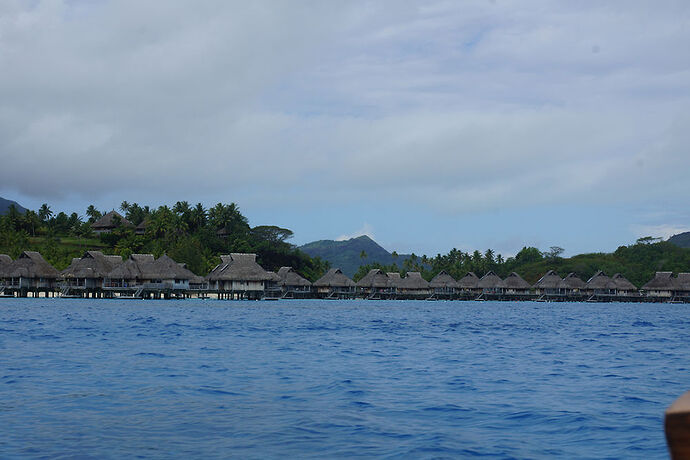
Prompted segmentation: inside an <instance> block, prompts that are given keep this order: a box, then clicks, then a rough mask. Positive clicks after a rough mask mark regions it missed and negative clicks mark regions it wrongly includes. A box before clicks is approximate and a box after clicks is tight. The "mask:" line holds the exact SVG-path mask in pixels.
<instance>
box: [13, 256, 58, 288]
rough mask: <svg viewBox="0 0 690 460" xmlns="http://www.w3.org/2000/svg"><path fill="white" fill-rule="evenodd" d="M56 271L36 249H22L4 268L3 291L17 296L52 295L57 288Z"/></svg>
mask: <svg viewBox="0 0 690 460" xmlns="http://www.w3.org/2000/svg"><path fill="white" fill-rule="evenodd" d="M58 275H59V273H58V271H57V270H56V269H55V268H54V267H53V266H52V265H50V264H49V263H48V262H46V260H45V259H44V258H43V256H41V254H39V253H38V252H36V251H24V252H22V253H21V255H20V256H19V257H18V258H17V260H14V261H12V263H10V264H9V267H7V268H5V276H4V278H5V288H4V291H3V292H4V293H6V294H9V293H11V294H16V295H17V296H18V297H27V296H28V295H29V293H31V294H32V295H33V297H39V296H40V295H41V293H43V295H44V296H46V297H50V296H51V295H52V296H54V295H55V292H56V290H57V278H58Z"/></svg>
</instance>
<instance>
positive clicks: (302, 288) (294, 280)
mask: <svg viewBox="0 0 690 460" xmlns="http://www.w3.org/2000/svg"><path fill="white" fill-rule="evenodd" d="M278 278H279V280H278V286H280V290H281V297H283V298H291V299H295V298H304V297H308V296H309V294H310V293H311V282H310V281H309V280H308V279H306V278H304V277H302V276H300V274H299V273H297V272H296V271H295V270H294V269H293V268H292V267H280V269H279V270H278Z"/></svg>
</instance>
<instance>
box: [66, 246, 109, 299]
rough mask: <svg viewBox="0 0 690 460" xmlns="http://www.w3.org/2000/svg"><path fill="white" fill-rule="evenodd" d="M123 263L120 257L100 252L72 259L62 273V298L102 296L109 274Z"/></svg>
mask: <svg viewBox="0 0 690 460" xmlns="http://www.w3.org/2000/svg"><path fill="white" fill-rule="evenodd" d="M121 263H122V257H120V256H117V255H115V256H106V255H105V254H103V253H102V252H100V251H86V252H85V253H84V255H83V256H81V257H79V258H75V259H72V263H71V264H70V266H69V267H67V268H66V269H64V270H63V271H61V272H60V280H61V282H60V291H61V292H60V293H61V295H62V296H72V295H78V296H80V297H81V296H86V297H88V296H89V295H92V296H97V297H98V296H100V294H101V293H102V292H103V283H104V281H105V278H106V277H107V275H108V273H110V272H112V271H113V270H114V269H115V267H117V266H118V265H120V264H121Z"/></svg>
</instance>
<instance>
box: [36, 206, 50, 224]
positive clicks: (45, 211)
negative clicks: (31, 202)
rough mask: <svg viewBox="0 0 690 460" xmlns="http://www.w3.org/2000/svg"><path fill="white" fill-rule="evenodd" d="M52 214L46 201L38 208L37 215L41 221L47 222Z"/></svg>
mask: <svg viewBox="0 0 690 460" xmlns="http://www.w3.org/2000/svg"><path fill="white" fill-rule="evenodd" d="M52 216H53V211H51V210H50V206H48V204H46V203H43V204H42V205H41V208H40V209H39V210H38V217H39V219H41V222H44V223H45V222H47V221H48V219H50V218H51V217H52Z"/></svg>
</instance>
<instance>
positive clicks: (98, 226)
mask: <svg viewBox="0 0 690 460" xmlns="http://www.w3.org/2000/svg"><path fill="white" fill-rule="evenodd" d="M118 218H119V219H120V225H124V226H125V227H133V225H132V223H131V222H130V221H128V220H127V219H126V218H124V217H122V215H120V214H119V213H118V212H117V211H110V212H109V213H107V214H106V215H104V216H103V217H101V218H100V219H98V220H97V221H96V222H94V223H93V224H91V228H93V229H94V230H112V229H113V228H117V227H118V225H116V223H115V221H116V220H117V219H118Z"/></svg>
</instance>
